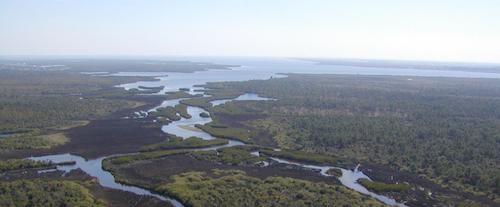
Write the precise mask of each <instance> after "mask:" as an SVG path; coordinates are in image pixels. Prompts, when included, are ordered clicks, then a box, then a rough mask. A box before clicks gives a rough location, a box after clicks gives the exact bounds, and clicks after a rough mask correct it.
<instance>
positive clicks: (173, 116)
mask: <svg viewBox="0 0 500 207" xmlns="http://www.w3.org/2000/svg"><path fill="white" fill-rule="evenodd" d="M150 115H151V116H154V117H166V118H168V119H169V120H171V121H179V120H181V117H184V118H187V119H189V118H191V115H189V113H188V112H187V105H185V104H177V105H176V106H175V107H172V106H167V107H162V108H158V109H156V111H153V112H151V113H150ZM179 115H180V116H179Z"/></svg>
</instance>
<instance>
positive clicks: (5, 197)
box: [0, 180, 106, 207]
mask: <svg viewBox="0 0 500 207" xmlns="http://www.w3.org/2000/svg"><path fill="white" fill-rule="evenodd" d="M0 192H1V193H0V206H5V207H8V206H9V207H10V206H12V207H14V206H33V207H44V206H80V207H86V206H88V207H99V206H103V207H104V206H106V204H105V203H104V202H103V201H100V200H97V199H95V198H94V197H93V196H92V194H90V192H89V190H88V189H87V188H85V187H84V186H82V185H81V184H79V183H77V182H74V181H48V180H16V181H11V182H0Z"/></svg>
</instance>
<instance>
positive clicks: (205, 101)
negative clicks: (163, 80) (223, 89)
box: [181, 97, 212, 109]
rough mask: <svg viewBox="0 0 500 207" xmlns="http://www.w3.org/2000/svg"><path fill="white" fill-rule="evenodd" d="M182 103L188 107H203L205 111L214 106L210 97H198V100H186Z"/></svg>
mask: <svg viewBox="0 0 500 207" xmlns="http://www.w3.org/2000/svg"><path fill="white" fill-rule="evenodd" d="M181 103H182V104H185V105H188V106H197V107H201V108H204V109H207V108H210V107H211V106H212V104H211V103H210V98H208V97H196V98H190V99H185V100H182V101H181Z"/></svg>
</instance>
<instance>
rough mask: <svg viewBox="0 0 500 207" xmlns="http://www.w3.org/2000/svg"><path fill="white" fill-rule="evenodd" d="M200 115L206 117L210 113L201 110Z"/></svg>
mask: <svg viewBox="0 0 500 207" xmlns="http://www.w3.org/2000/svg"><path fill="white" fill-rule="evenodd" d="M200 117H203V118H208V117H210V114H208V113H207V112H201V113H200Z"/></svg>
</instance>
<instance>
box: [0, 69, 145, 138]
mask: <svg viewBox="0 0 500 207" xmlns="http://www.w3.org/2000/svg"><path fill="white" fill-rule="evenodd" d="M134 80H139V79H138V78H134V77H97V76H88V75H82V74H77V73H70V72H33V71H11V70H1V71H0V132H1V131H16V130H20V129H32V128H44V127H53V126H60V125H66V124H68V123H69V122H70V121H72V120H87V119H93V118H96V117H100V116H103V115H107V114H110V113H112V112H114V111H117V110H120V109H123V108H126V107H131V106H134V105H135V104H136V103H133V102H130V101H125V100H119V99H109V98H114V97H122V96H124V95H127V92H126V91H124V90H123V89H119V88H115V87H113V86H114V85H117V84H120V83H124V82H127V81H134ZM104 97H107V98H104Z"/></svg>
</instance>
